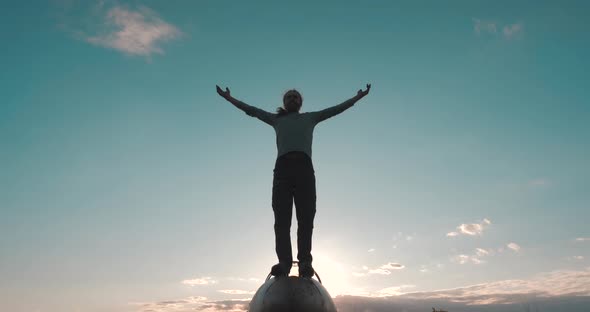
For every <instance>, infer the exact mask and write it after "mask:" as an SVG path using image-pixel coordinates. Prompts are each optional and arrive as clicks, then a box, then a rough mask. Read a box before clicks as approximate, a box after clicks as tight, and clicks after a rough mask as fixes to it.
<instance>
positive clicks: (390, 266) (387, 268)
mask: <svg viewBox="0 0 590 312" xmlns="http://www.w3.org/2000/svg"><path fill="white" fill-rule="evenodd" d="M404 268H405V266H404V265H403V264H400V263H396V262H388V263H386V264H384V265H382V266H379V267H377V268H374V269H370V268H369V267H367V266H363V270H365V272H353V273H352V275H353V276H357V277H360V276H365V275H367V274H380V275H389V274H391V273H392V271H393V270H401V269H404Z"/></svg>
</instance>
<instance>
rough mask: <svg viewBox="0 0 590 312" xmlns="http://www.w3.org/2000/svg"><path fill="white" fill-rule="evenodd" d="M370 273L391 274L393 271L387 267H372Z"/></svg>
mask: <svg viewBox="0 0 590 312" xmlns="http://www.w3.org/2000/svg"><path fill="white" fill-rule="evenodd" d="M369 274H381V275H389V274H391V271H389V270H385V269H381V268H377V269H371V270H369Z"/></svg>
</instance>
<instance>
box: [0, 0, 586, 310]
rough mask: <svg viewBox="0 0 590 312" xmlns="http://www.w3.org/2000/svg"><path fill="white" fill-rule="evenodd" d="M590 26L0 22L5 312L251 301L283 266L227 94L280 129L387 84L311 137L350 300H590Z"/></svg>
mask: <svg viewBox="0 0 590 312" xmlns="http://www.w3.org/2000/svg"><path fill="white" fill-rule="evenodd" d="M589 9H590V4H588V3H587V2H584V1H567V2H556V1H516V2H511V3H502V2H492V1H487V2H484V1H451V2H434V1H424V2H419V1H396V2H392V1H367V2H365V3H363V4H359V3H356V2H353V1H338V2H312V1H298V2H296V3H295V2H293V3H291V2H284V1H255V2H241V1H240V2H238V1H174V2H169V1H97V2H86V1H74V0H72V1H65V0H64V1H58V0H55V1H49V2H47V3H40V2H33V1H23V2H12V3H8V2H3V3H2V4H0V12H1V13H0V14H1V15H2V20H3V25H4V27H2V28H0V34H1V36H2V39H3V47H2V52H1V53H2V57H1V58H0V68H1V70H0V82H1V84H2V91H1V92H0V172H1V174H0V277H1V278H0V310H10V311H44V312H45V311H65V310H68V311H105V310H108V311H133V310H142V309H144V308H145V309H147V308H153V306H150V305H149V303H150V302H163V301H166V300H178V299H179V298H192V299H191V300H194V301H195V302H200V301H203V300H225V299H232V298H249V297H251V296H252V293H253V291H255V290H256V289H257V288H258V286H260V284H261V283H262V281H263V280H264V278H265V277H266V275H267V274H268V272H269V270H270V267H271V266H272V265H273V264H274V263H276V255H275V251H274V233H273V213H272V207H271V187H272V173H273V171H272V170H273V167H274V161H275V159H276V153H277V150H276V145H275V134H274V130H273V129H272V128H271V127H270V126H268V125H266V124H264V123H263V122H261V121H260V120H258V119H256V118H253V117H250V116H248V115H246V114H245V113H244V112H242V111H240V110H238V109H237V108H235V107H234V106H233V105H231V104H230V103H228V102H226V101H225V100H223V99H222V98H220V97H219V96H218V95H217V93H216V92H215V85H216V84H218V85H220V86H221V87H223V88H225V87H229V88H230V90H231V93H232V95H233V96H234V97H236V98H238V99H240V100H243V101H244V102H246V103H248V104H250V105H253V106H256V107H258V108H261V109H264V110H266V111H270V112H274V111H275V110H276V108H277V107H278V106H280V105H282V95H283V93H284V92H285V91H287V90H288V89H291V88H296V89H297V90H299V91H300V92H301V93H302V95H303V98H304V101H303V107H302V111H303V112H306V111H316V110H320V109H323V108H326V107H329V106H333V105H336V104H339V103H341V102H343V101H345V100H347V99H348V98H350V97H352V96H354V95H355V94H356V92H357V91H358V90H359V89H360V88H363V89H364V88H365V85H366V84H367V83H371V84H372V89H371V92H370V94H369V95H368V96H367V97H365V98H363V99H361V100H360V101H359V102H357V104H355V106H353V107H352V108H350V109H349V110H347V111H345V112H343V113H342V114H340V115H337V116H335V117H332V118H330V119H328V120H326V121H324V122H322V123H321V124H319V125H318V126H317V127H316V129H315V132H314V145H313V163H314V167H315V172H316V186H317V192H318V193H317V215H316V219H315V229H314V238H313V250H312V254H313V256H314V259H315V260H314V263H315V264H314V266H315V268H316V270H317V271H318V273H319V274H320V276H321V277H322V280H323V281H324V284H325V285H326V287H327V289H328V291H330V293H331V294H332V295H333V296H335V295H339V294H357V295H364V296H381V295H388V294H398V293H405V292H422V291H424V292H429V291H434V290H440V289H450V288H457V287H464V286H468V285H474V284H480V283H494V282H498V281H504V280H519V279H522V280H526V281H535V280H537V281H538V280H539V279H538V278H536V276H544V275H543V274H548V273H547V272H569V273H568V274H565V275H563V277H564V278H566V279H567V278H570V279H571V278H574V279H576V280H577V281H578V282H580V284H581V285H580V286H579V289H581V291H583V292H584V291H585V292H587V293H588V294H589V295H590V278H589V277H588V276H590V275H589V270H590V263H589V258H590V230H589V228H588V224H587V223H588V221H587V220H590V209H589V208H590V207H589V202H590V201H589V200H590V193H589V192H588V185H590V178H589V177H590V162H589V159H590V144H588V142H590V107H589V102H588V94H587V90H588V87H589V85H588V72H589V70H590V62H589V61H588V58H587V56H588V55H590V41H589V40H588V32H589V31H590V22H588V18H587V17H588V15H589V13H590V10H589ZM292 239H293V240H295V239H296V221H295V219H294V220H293V227H292ZM295 246H296V244H294V248H296V247H295ZM293 253H294V255H296V249H294V251H293ZM293 272H294V273H296V272H295V270H294V271H293ZM571 272H574V273H571ZM576 272H578V273H579V274H581V275H583V276H585V277H584V279H580V278H577V277H576V276H577V275H576V274H578V273H576ZM551 276H552V278H555V279H556V280H560V275H559V274H553V275H551ZM572 276H573V277H572ZM531 283H533V282H531ZM556 284H558V283H556ZM490 285H492V284H490ZM493 285H494V289H496V290H497V291H498V289H499V288H498V287H499V286H498V284H493ZM502 285H503V284H502ZM527 285H528V284H527ZM535 285H536V286H534V287H533V286H531V288H534V289H541V290H542V289H544V288H543V287H548V288H547V289H549V288H551V287H554V286H555V284H554V285H549V286H548V285H545V284H543V285H545V286H543V285H539V284H535ZM550 286H551V287H550ZM527 287H528V286H527ZM535 287H536V288H535ZM521 290H522V289H521ZM514 291H517V290H514ZM500 292H501V291H500ZM555 294H556V295H560V294H568V293H567V292H563V293H559V292H557V293H555ZM189 301H190V300H189ZM142 304H147V305H145V306H142ZM161 308H162V307H161ZM165 308H166V307H164V308H162V309H165ZM168 308H169V310H166V311H177V310H174V307H168ZM162 311H164V310H162Z"/></svg>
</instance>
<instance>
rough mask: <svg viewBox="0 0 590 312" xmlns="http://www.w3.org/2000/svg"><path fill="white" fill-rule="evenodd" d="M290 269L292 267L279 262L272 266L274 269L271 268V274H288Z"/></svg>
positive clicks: (277, 275)
mask: <svg viewBox="0 0 590 312" xmlns="http://www.w3.org/2000/svg"><path fill="white" fill-rule="evenodd" d="M290 271H291V268H286V267H285V265H284V264H282V263H277V264H275V265H273V266H272V269H270V274H271V275H273V276H276V277H279V276H287V275H288V274H289V272H290Z"/></svg>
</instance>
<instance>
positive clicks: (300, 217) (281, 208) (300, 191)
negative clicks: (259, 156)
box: [272, 151, 316, 267]
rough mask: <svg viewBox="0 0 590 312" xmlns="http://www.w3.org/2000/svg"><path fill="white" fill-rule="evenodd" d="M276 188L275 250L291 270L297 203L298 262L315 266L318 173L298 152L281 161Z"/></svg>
mask: <svg viewBox="0 0 590 312" xmlns="http://www.w3.org/2000/svg"><path fill="white" fill-rule="evenodd" d="M273 171H274V174H273V176H274V177H273V184H272V209H273V211H274V215H275V224H274V230H275V244H276V245H275V246H276V247H275V249H276V252H277V257H278V258H279V262H281V263H284V264H286V265H288V266H289V267H291V263H292V262H293V255H292V251H291V219H292V216H293V201H295V208H296V216H297V260H299V262H309V263H311V262H312V256H311V235H312V232H313V219H314V217H315V212H316V188H315V170H314V169H313V164H312V161H311V158H310V157H309V156H308V155H307V154H305V153H304V152H299V151H294V152H289V153H286V154H283V155H281V156H280V157H279V158H277V160H276V163H275V168H274V170H273Z"/></svg>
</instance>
